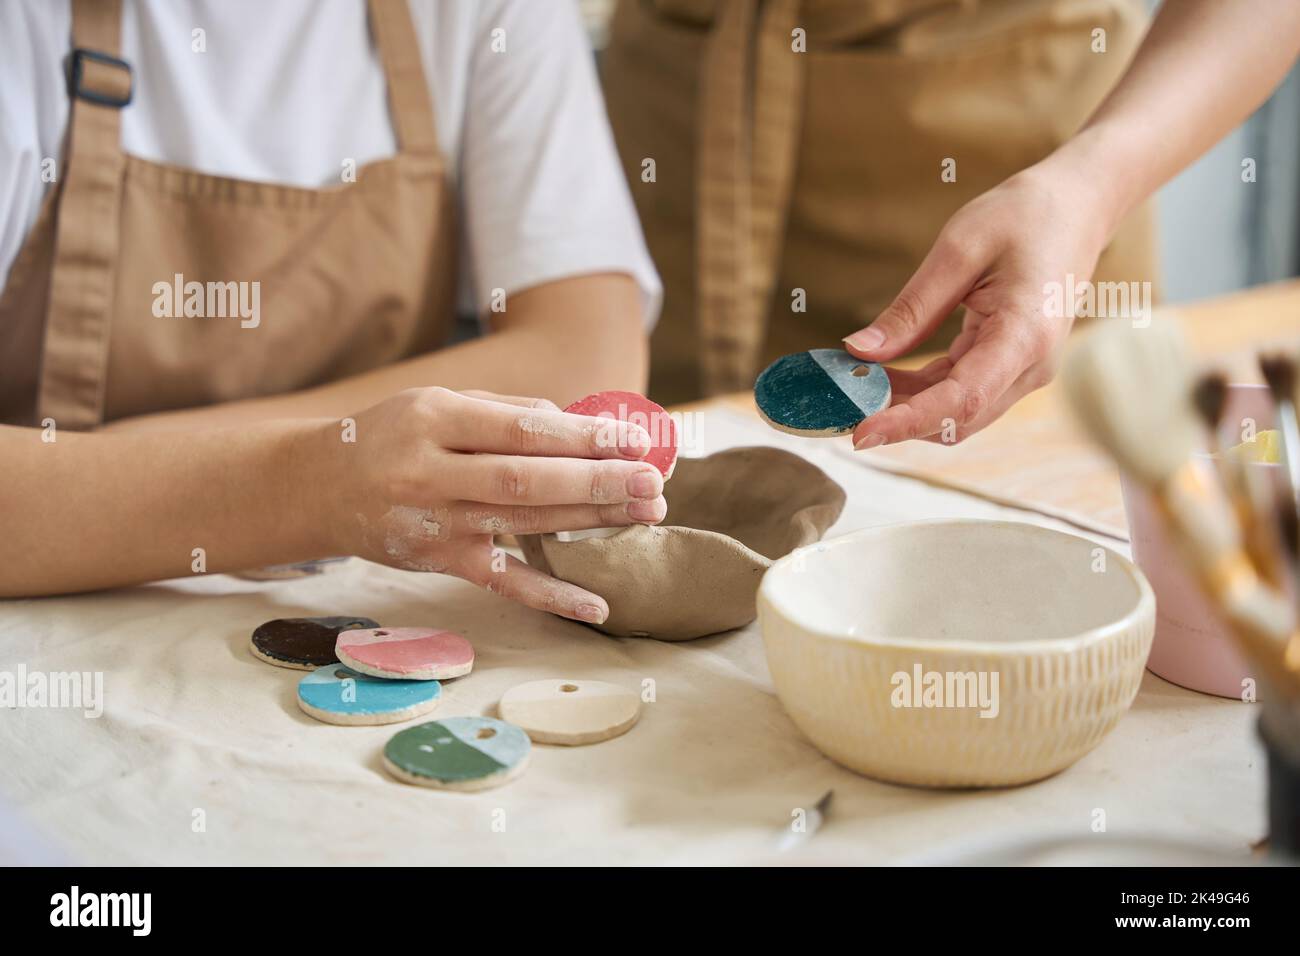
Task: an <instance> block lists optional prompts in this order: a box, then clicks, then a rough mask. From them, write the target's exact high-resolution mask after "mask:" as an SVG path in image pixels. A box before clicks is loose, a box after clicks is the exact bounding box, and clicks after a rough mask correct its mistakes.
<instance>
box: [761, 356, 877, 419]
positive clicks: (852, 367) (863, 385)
mask: <svg viewBox="0 0 1300 956" xmlns="http://www.w3.org/2000/svg"><path fill="white" fill-rule="evenodd" d="M889 398H890V388H889V376H888V375H886V374H885V370H884V368H883V367H882V366H880V365H877V364H876V363H875V362H864V361H862V359H859V358H854V357H853V356H852V355H850V354H849V353H848V352H846V351H844V350H843V349H812V350H811V351H808V352H795V353H794V354H793V355H783V356H782V357H781V358H779V359H777V360H776V361H775V362H773V363H772V364H771V365H769V366H768V367H767V368H765V369H764V370H763V372H762V374H761V375H759V376H758V381H757V382H755V383H754V400H755V401H756V402H757V403H758V411H759V414H761V415H762V416H763V418H764V419H766V421H767V423H768V424H769V425H771V426H772V427H773V428H775V429H777V430H779V431H783V432H789V433H790V434H792V435H805V436H809V437H815V438H820V437H831V436H834V435H843V434H846V433H848V432H851V431H853V429H854V427H855V426H856V425H857V424H858V423H859V422H860V421H862V420H863V419H864V418H869V417H871V416H872V415H874V414H876V412H878V411H880V410H881V409H883V408H885V407H886V406H888V405H889Z"/></svg>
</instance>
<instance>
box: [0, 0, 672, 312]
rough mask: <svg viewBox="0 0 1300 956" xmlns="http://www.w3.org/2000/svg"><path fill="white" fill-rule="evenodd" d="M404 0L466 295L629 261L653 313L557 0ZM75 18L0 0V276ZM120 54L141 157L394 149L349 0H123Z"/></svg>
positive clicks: (296, 178)
mask: <svg viewBox="0 0 1300 956" xmlns="http://www.w3.org/2000/svg"><path fill="white" fill-rule="evenodd" d="M408 2H409V6H410V10H411V16H412V21H413V22H414V25H415V31H416V33H417V36H418V43H419V47H420V53H421V55H422V58H423V62H424V70H425V76H426V78H427V80H428V83H429V87H430V90H431V93H432V100H433V108H434V113H435V116H436V119H437V127H438V136H439V141H440V145H441V148H442V150H443V151H444V152H445V153H446V154H447V156H448V158H449V160H450V162H451V165H452V175H453V180H454V182H455V184H456V188H457V191H458V194H459V199H460V216H461V220H460V221H461V248H460V257H461V259H460V261H461V296H460V307H461V308H462V310H465V311H473V312H475V313H477V314H479V315H482V314H484V313H485V312H486V311H487V309H488V307H489V305H490V301H491V296H492V290H493V289H495V288H500V289H504V290H505V291H506V292H507V293H510V292H512V291H517V290H522V289H526V288H528V287H530V286H534V285H537V284H539V283H542V282H547V281H551V280H554V279H558V278H562V277H565V276H571V275H581V274H584V273H591V272H625V273H628V274H630V275H632V276H633V277H634V278H635V279H636V281H637V283H638V285H639V286H640V288H641V290H642V292H643V298H644V302H645V311H646V320H647V324H650V323H653V321H654V319H655V318H656V316H657V314H658V309H659V302H660V297H661V288H660V284H659V279H658V276H657V275H656V273H655V269H654V266H653V264H652V263H651V261H650V257H649V255H648V253H647V251H646V247H645V241H644V239H643V237H642V235H641V229H640V226H639V224H638V222H637V219H636V213H635V210H634V208H633V205H632V201H631V196H630V195H629V193H628V188H627V183H626V181H625V180H624V178H623V175H622V172H621V170H620V167H619V162H618V158H617V154H616V153H615V150H614V145H613V139H612V137H611V135H610V131H609V126H608V124H607V122H606V119H605V110H604V104H603V102H602V100H601V95H600V89H599V85H598V83H597V80H596V75H595V68H594V64H593V62H592V55H591V51H590V48H589V46H588V44H587V39H586V35H585V33H584V31H583V26H582V23H581V20H580V17H579V14H578V10H577V7H576V6H575V4H574V3H573V2H572V0H408ZM71 29H72V14H71V3H70V0H3V2H0V280H3V279H7V277H8V274H9V268H10V266H11V264H12V262H13V259H14V257H15V256H16V255H17V253H18V250H19V248H20V247H21V245H22V243H23V241H24V239H25V237H26V235H27V233H28V231H29V230H30V229H31V227H32V224H33V223H34V222H35V220H36V215H37V212H38V210H39V208H40V205H41V200H42V198H43V197H44V195H45V190H46V189H48V188H50V184H48V183H45V182H43V181H42V176H41V165H42V161H43V160H45V159H47V158H52V159H54V160H55V161H56V162H57V161H58V160H59V158H60V157H61V155H62V153H61V148H62V144H63V137H64V132H65V128H66V126H67V120H68V96H67V92H66V89H67V85H66V81H65V78H64V72H63V71H64V66H63V63H64V58H65V56H66V55H67V53H68V50H69V48H70V41H69V37H70V35H71ZM498 29H500V30H502V31H504V33H503V34H501V33H495V31H497V30H498ZM196 31H202V33H196ZM494 37H495V39H496V41H497V43H498V45H499V44H500V42H501V41H502V40H504V44H505V49H504V51H502V52H495V51H494V49H493V41H494ZM200 46H202V47H203V48H204V49H203V51H202V52H199V51H197V50H196V48H197V47H200ZM122 56H123V58H124V59H125V60H126V61H127V62H129V63H130V64H131V65H132V67H133V68H134V71H135V94H134V100H133V101H132V103H131V105H130V106H128V107H127V108H126V110H125V111H124V113H123V116H122V146H123V149H124V151H125V152H127V153H130V154H132V155H135V156H138V157H141V158H142V159H146V160H151V161H154V162H162V163H170V164H172V165H177V166H182V167H186V168H189V169H196V170H199V171H201V172H204V173H211V174H214V175H221V176H230V177H235V178H239V179H247V180H259V181H263V182H273V183H280V184H285V185H294V186H304V187H320V186H325V185H329V184H336V183H338V182H339V181H340V176H341V174H342V172H343V169H344V167H343V164H344V162H345V161H347V160H352V161H355V164H356V168H360V167H361V166H363V165H364V164H365V163H366V162H368V161H370V160H373V159H378V158H381V157H384V156H391V155H393V154H394V153H395V152H396V151H397V145H396V139H395V136H394V132H393V129H392V125H391V122H390V120H389V116H388V101H387V91H386V85H385V82H384V73H383V67H382V65H381V64H380V61H379V56H378V52H377V50H376V48H375V47H374V46H373V44H372V43H371V40H370V32H369V29H368V26H367V15H366V3H365V0H274V2H268V0H126V2H125V3H124V5H123V17H122Z"/></svg>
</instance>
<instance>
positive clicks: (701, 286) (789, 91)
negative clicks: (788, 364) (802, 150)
mask: <svg viewBox="0 0 1300 956" xmlns="http://www.w3.org/2000/svg"><path fill="white" fill-rule="evenodd" d="M758 7H759V4H758V2H757V0H723V2H721V3H719V5H718V10H717V18H716V20H715V22H714V25H713V31H712V34H711V36H710V37H709V41H708V46H707V48H706V50H705V55H704V64H703V77H702V88H701V91H700V110H699V117H700V129H699V144H700V145H699V151H700V152H699V158H698V163H699V172H700V180H699V186H698V190H699V192H698V203H699V205H698V210H697V214H696V275H697V281H698V294H697V310H698V316H697V325H698V328H699V331H700V348H701V356H700V367H701V374H702V376H703V381H702V382H701V386H702V387H703V390H704V393H705V394H706V395H715V394H718V393H720V392H729V391H739V390H743V389H748V388H751V387H752V386H753V384H754V376H755V375H756V374H757V372H758V362H759V359H760V357H761V355H762V349H763V340H764V338H765V336H766V333H767V309H768V306H769V304H770V299H771V295H772V291H773V287H774V285H775V283H776V274H777V269H778V266H779V260H780V252H781V243H780V237H781V234H782V231H783V229H784V225H785V216H786V210H787V207H788V205H789V199H790V188H791V182H792V180H793V175H794V165H795V147H796V145H797V141H798V131H799V130H798V127H799V115H800V112H799V111H800V105H801V104H800V96H801V95H802V89H803V64H802V59H801V56H802V54H799V53H796V52H794V50H793V49H792V48H791V40H792V37H791V31H792V30H793V29H794V27H795V25H796V21H797V18H798V12H799V7H800V2H799V0H766V2H765V3H763V4H762V11H761V13H760V12H759V9H758Z"/></svg>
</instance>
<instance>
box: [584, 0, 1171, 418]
mask: <svg viewBox="0 0 1300 956" xmlns="http://www.w3.org/2000/svg"><path fill="white" fill-rule="evenodd" d="M1144 22H1145V21H1144V13H1143V10H1142V5H1141V2H1140V0H621V2H620V4H619V6H618V9H617V12H616V14H615V18H614V22H613V24H612V26H611V35H610V45H609V48H608V50H607V51H606V53H605V58H604V63H603V66H602V71H603V75H604V83H605V92H606V99H607V103H608V106H609V113H610V119H611V122H612V124H613V127H614V132H615V135H616V137H617V140H618V145H619V150H620V153H621V154H622V157H623V162H624V167H625V169H627V170H628V172H629V175H630V178H631V181H632V188H633V193H634V195H635V197H636V201H637V207H638V210H639V212H640V214H641V219H642V223H643V225H644V228H645V231H646V236H647V240H648V242H649V245H650V251H651V253H652V255H653V256H654V259H655V262H656V264H657V265H658V267H659V270H660V273H661V274H662V276H663V279H664V286H665V296H664V308H663V315H662V318H661V319H660V323H659V325H658V327H657V328H656V330H655V334H654V338H653V341H652V362H651V394H652V395H653V396H654V397H655V399H656V400H657V401H660V402H677V401H684V400H688V399H691V398H696V397H699V395H701V394H713V393H717V392H721V391H729V390H736V389H746V388H749V387H751V386H752V385H753V381H754V376H755V374H756V372H757V371H758V370H759V369H761V368H762V367H763V365H765V364H766V363H767V362H770V361H771V360H772V359H774V358H776V357H777V356H779V355H782V354H785V353H787V352H792V351H797V350H800V349H806V348H812V347H835V346H837V345H838V343H839V340H840V339H841V338H842V337H843V336H845V335H847V334H848V333H850V332H853V331H855V330H856V329H858V328H860V327H861V326H863V325H865V324H866V323H867V322H868V321H870V320H871V319H873V318H874V317H875V316H876V315H877V314H878V313H879V312H880V310H881V309H883V308H884V307H885V306H886V305H888V303H889V302H890V301H891V299H892V298H893V297H894V295H895V294H897V292H898V291H899V289H901V288H902V287H903V284H904V283H905V282H906V281H907V279H908V278H909V277H910V276H911V274H912V272H913V271H914V270H915V268H916V267H917V266H918V265H919V264H920V262H921V259H922V258H923V257H924V256H925V254H926V252H928V251H929V248H930V246H931V244H932V243H933V241H934V239H935V236H936V235H937V234H938V232H939V229H940V228H941V227H942V226H943V224H944V223H945V222H946V221H947V220H948V218H949V217H950V216H951V215H952V214H953V213H954V212H956V210H957V209H958V208H959V207H960V206H961V205H963V204H964V203H965V202H967V201H969V200H970V199H973V198H974V197H975V196H977V195H979V194H980V193H982V192H984V191H985V190H987V189H989V188H991V187H992V186H994V185H996V184H997V183H999V182H1001V181H1002V180H1003V179H1005V178H1007V177H1008V176H1010V175H1011V174H1012V173H1014V172H1017V171H1018V170H1020V169H1023V168H1025V167H1026V166H1029V165H1031V164H1032V163H1034V162H1036V161H1037V160H1039V159H1041V158H1042V157H1044V156H1046V155H1047V154H1048V153H1049V152H1051V151H1052V149H1054V148H1055V147H1056V146H1057V145H1058V144H1060V143H1061V142H1063V141H1064V140H1065V139H1067V138H1068V137H1069V136H1070V135H1071V134H1072V133H1073V132H1074V131H1075V130H1076V129H1077V128H1078V127H1079V126H1080V125H1081V124H1082V122H1083V120H1084V119H1085V118H1086V117H1087V115H1088V113H1089V112H1090V111H1091V110H1092V109H1093V108H1094V107H1095V106H1096V105H1097V103H1099V102H1100V100H1101V98H1102V97H1103V96H1104V95H1105V93H1106V91H1107V90H1108V89H1109V88H1110V87H1111V86H1112V85H1113V84H1114V82H1115V81H1116V80H1117V79H1118V78H1119V76H1120V74H1121V72H1122V71H1123V69H1124V67H1125V65H1126V64H1127V62H1128V59H1129V57H1130V56H1131V55H1132V53H1133V51H1134V50H1135V49H1136V46H1137V44H1138V42H1139V40H1140V39H1141V35H1142V31H1143V28H1144ZM796 29H800V30H803V31H804V37H805V39H806V52H804V53H798V54H796V53H793V51H792V47H791V44H792V42H794V39H795V38H794V37H793V36H792V31H794V30H796ZM1097 29H1101V30H1104V31H1105V45H1106V52H1104V53H1097V52H1093V44H1094V35H1093V31H1094V30H1097ZM647 158H652V159H654V160H655V181H654V182H644V181H642V179H641V172H642V169H643V166H642V164H643V160H645V159H647ZM948 158H952V159H955V160H956V163H957V165H956V173H957V177H956V181H955V182H951V183H949V182H943V181H941V178H940V172H941V168H942V163H943V161H944V160H945V159H948ZM1151 236H1152V229H1151V219H1150V212H1149V210H1148V209H1147V208H1146V207H1144V208H1143V209H1141V210H1139V211H1138V212H1137V213H1135V214H1134V215H1133V216H1132V217H1130V219H1129V220H1128V221H1127V222H1126V223H1125V224H1124V225H1123V226H1122V227H1121V229H1120V231H1119V232H1118V234H1117V235H1116V237H1115V239H1114V241H1113V242H1112V243H1111V245H1110V247H1109V248H1108V249H1107V250H1106V252H1105V253H1104V254H1103V256H1102V258H1101V261H1100V263H1099V265H1098V268H1097V272H1096V278H1097V280H1098V281H1119V280H1125V281H1154V278H1155V275H1154V273H1155V264H1154V257H1153V254H1152V244H1151ZM799 289H802V290H803V293H804V298H805V303H804V304H805V307H806V311H805V312H797V311H794V310H793V309H792V305H794V304H796V299H795V298H794V294H795V290H799ZM955 328H956V327H955V323H954V322H953V321H952V320H950V321H949V322H948V323H947V324H946V325H945V328H944V329H943V330H941V332H940V334H939V335H938V336H936V338H935V339H933V340H931V343H930V345H931V346H933V347H939V346H942V345H946V344H947V342H948V341H949V340H950V339H951V337H952V335H953V334H955Z"/></svg>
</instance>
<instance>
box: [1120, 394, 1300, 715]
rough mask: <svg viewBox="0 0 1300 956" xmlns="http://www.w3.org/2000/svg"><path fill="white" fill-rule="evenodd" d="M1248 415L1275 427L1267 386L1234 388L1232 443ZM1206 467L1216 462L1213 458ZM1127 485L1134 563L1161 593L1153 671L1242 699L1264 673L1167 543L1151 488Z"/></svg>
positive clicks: (1228, 435) (1275, 476)
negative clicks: (1249, 659)
mask: <svg viewBox="0 0 1300 956" xmlns="http://www.w3.org/2000/svg"><path fill="white" fill-rule="evenodd" d="M1247 419H1249V420H1253V422H1254V425H1255V429H1256V430H1257V431H1264V430H1265V429H1269V428H1272V427H1273V424H1274V410H1273V404H1272V401H1271V399H1270V397H1269V394H1268V389H1267V388H1265V387H1264V386H1263V385H1232V386H1230V388H1229V392H1228V404H1227V408H1226V409H1225V410H1224V416H1223V426H1222V428H1221V430H1220V434H1219V440H1220V441H1221V442H1222V443H1223V446H1224V447H1225V448H1227V447H1231V446H1233V445H1236V444H1238V443H1240V442H1241V440H1242V429H1243V428H1244V427H1245V423H1246V420H1247ZM1199 464H1200V465H1201V466H1202V467H1205V468H1207V469H1213V467H1214V465H1213V462H1212V461H1211V460H1210V458H1209V457H1208V455H1207V456H1204V457H1203V458H1202V459H1201V460H1200V461H1199ZM1247 467H1249V468H1266V469H1269V470H1270V472H1271V473H1270V474H1269V476H1268V477H1269V479H1270V480H1271V481H1280V480H1281V478H1280V471H1281V469H1280V467H1279V466H1278V465H1273V464H1251V465H1248V466H1247ZM1122 484H1123V491H1124V511H1125V512H1126V513H1127V515H1128V526H1129V537H1130V540H1131V541H1132V545H1133V560H1134V562H1135V563H1136V564H1137V566H1138V567H1140V568H1141V569H1142V572H1143V573H1144V574H1145V575H1146V576H1147V580H1148V581H1150V582H1151V587H1152V589H1153V590H1154V591H1155V595H1156V636H1155V640H1154V641H1153V642H1152V645H1151V656H1150V657H1149V658H1148V659H1147V669H1148V670H1150V671H1151V673H1153V674H1155V675H1157V676H1159V677H1163V678H1164V679H1165V680H1167V681H1171V682H1173V683H1175V684H1178V685H1180V686H1182V687H1187V688H1190V689H1191V690H1197V691H1201V692H1203V693H1206V694H1217V695H1218V696H1220V697H1233V698H1236V699H1238V700H1241V699H1242V697H1243V693H1244V690H1245V688H1246V687H1248V686H1253V685H1251V684H1248V683H1247V681H1248V679H1251V680H1255V679H1257V678H1258V676H1259V675H1258V674H1256V673H1255V672H1254V669H1253V668H1252V667H1251V666H1250V665H1249V664H1248V663H1247V661H1246V660H1245V659H1244V658H1243V657H1242V656H1241V655H1240V654H1238V653H1237V650H1236V648H1235V647H1234V645H1233V643H1232V638H1231V636H1230V635H1229V633H1228V630H1227V626H1226V625H1225V624H1224V622H1223V619H1222V617H1221V616H1220V615H1219V613H1218V612H1217V611H1216V610H1215V609H1214V608H1213V607H1212V606H1211V604H1210V601H1209V600H1208V599H1207V598H1206V597H1205V596H1204V595H1203V594H1202V593H1201V591H1200V589H1199V587H1198V586H1197V585H1196V583H1195V581H1194V579H1193V577H1192V576H1191V575H1190V574H1189V573H1188V571H1187V569H1186V566H1185V563H1184V561H1183V557H1182V555H1181V554H1180V553H1178V552H1177V551H1176V550H1175V549H1174V548H1173V546H1172V545H1171V544H1170V543H1169V541H1167V540H1166V538H1165V535H1164V533H1163V529H1162V528H1161V526H1160V524H1159V522H1158V520H1157V519H1156V515H1155V511H1154V508H1153V505H1152V502H1151V499H1150V496H1149V495H1148V494H1147V493H1146V491H1145V489H1143V488H1141V487H1139V486H1138V485H1136V484H1135V483H1134V482H1132V481H1131V480H1129V479H1128V477H1127V476H1125V477H1123V479H1122ZM1255 692H1256V694H1258V688H1256V691H1255Z"/></svg>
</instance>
